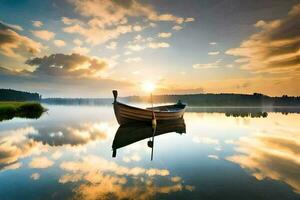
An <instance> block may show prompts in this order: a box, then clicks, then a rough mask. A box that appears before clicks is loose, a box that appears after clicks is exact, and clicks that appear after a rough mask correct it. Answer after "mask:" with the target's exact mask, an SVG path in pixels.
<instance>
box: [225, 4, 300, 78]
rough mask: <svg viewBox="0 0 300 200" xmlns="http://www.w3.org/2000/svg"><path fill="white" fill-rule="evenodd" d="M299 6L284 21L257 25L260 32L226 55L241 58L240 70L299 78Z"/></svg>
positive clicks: (260, 22) (279, 20)
mask: <svg viewBox="0 0 300 200" xmlns="http://www.w3.org/2000/svg"><path fill="white" fill-rule="evenodd" d="M299 7H300V4H297V5H295V6H294V7H293V8H292V9H291V11H290V12H289V13H288V15H287V17H285V18H283V19H278V20H273V21H269V22H265V21H263V20H260V21H258V22H257V23H256V24H255V27H257V28H260V29H261V31H260V32H258V33H255V34H253V35H251V36H250V37H249V38H248V39H247V40H245V41H243V42H242V43H241V45H240V47H238V48H233V49H229V50H228V51H227V52H226V53H227V54H229V55H233V56H238V57H241V58H243V64H242V65H241V66H242V69H246V70H250V71H253V72H258V73H260V72H268V73H280V74H289V75H292V76H295V75H296V76H299V74H300V73H299V70H300V59H299V56H300V50H299V44H300V29H299V26H300V20H299V18H300V9H299Z"/></svg>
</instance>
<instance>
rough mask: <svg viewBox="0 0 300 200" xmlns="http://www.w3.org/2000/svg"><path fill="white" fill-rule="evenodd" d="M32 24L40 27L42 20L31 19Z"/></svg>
mask: <svg viewBox="0 0 300 200" xmlns="http://www.w3.org/2000/svg"><path fill="white" fill-rule="evenodd" d="M32 25H33V26H35V27H41V26H43V25H44V24H43V22H41V21H32Z"/></svg>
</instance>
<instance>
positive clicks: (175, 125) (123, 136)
mask: <svg viewBox="0 0 300 200" xmlns="http://www.w3.org/2000/svg"><path fill="white" fill-rule="evenodd" d="M170 132H176V133H179V134H182V133H185V132H186V129H185V123H184V119H183V118H180V119H177V120H171V121H164V122H160V123H157V125H156V127H154V128H152V126H151V125H149V124H146V123H132V124H126V125H121V126H120V127H119V128H118V130H117V132H116V135H115V138H114V141H113V144H112V149H113V157H115V156H116V153H117V149H119V148H122V147H125V146H127V145H130V144H133V143H135V142H138V141H141V140H144V139H146V138H152V142H150V143H149V142H148V146H149V147H151V148H153V140H154V136H158V135H162V134H165V133H170ZM151 145H152V146H151Z"/></svg>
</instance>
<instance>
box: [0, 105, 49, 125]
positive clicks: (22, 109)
mask: <svg viewBox="0 0 300 200" xmlns="http://www.w3.org/2000/svg"><path fill="white" fill-rule="evenodd" d="M45 111H46V109H45V108H44V107H43V106H42V105H41V104H40V103H39V102H15V101H3V102H1V101H0V121H3V120H9V119H12V118H14V117H22V118H31V119H37V118H39V117H40V116H41V115H42V114H43V112H45Z"/></svg>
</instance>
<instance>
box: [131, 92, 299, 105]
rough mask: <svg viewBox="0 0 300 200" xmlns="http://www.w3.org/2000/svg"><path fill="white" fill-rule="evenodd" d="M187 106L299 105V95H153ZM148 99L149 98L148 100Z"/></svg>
mask: <svg viewBox="0 0 300 200" xmlns="http://www.w3.org/2000/svg"><path fill="white" fill-rule="evenodd" d="M129 98H130V101H141V100H142V98H141V97H129ZM179 99H180V100H181V101H182V102H185V103H187V104H188V105H189V106H234V107H236V106H240V107H242V106H246V107H247V106H248V107H249V106H300V97H292V96H287V95H283V96H282V97H270V96H266V95H263V94H259V93H254V94H252V95H248V94H187V95H157V96H153V101H154V102H155V103H167V102H174V103H175V102H177V101H178V100H179ZM148 101H149V100H148Z"/></svg>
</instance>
